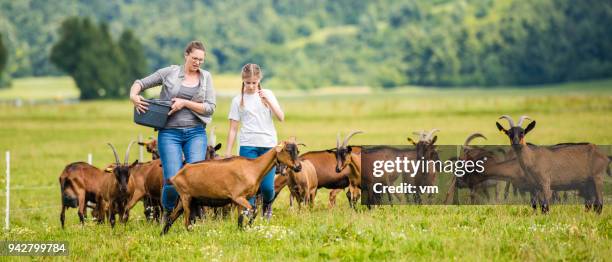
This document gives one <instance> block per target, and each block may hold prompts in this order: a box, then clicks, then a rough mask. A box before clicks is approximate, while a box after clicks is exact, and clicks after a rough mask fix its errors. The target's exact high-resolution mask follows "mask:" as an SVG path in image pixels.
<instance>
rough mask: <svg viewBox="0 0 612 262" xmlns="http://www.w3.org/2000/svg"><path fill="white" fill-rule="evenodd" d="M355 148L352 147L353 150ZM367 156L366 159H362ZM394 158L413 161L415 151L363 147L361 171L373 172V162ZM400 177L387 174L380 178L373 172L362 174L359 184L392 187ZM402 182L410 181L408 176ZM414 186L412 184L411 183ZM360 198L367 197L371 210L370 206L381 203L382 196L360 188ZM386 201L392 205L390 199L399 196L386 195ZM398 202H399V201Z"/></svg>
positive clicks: (371, 190) (390, 173) (367, 188)
mask: <svg viewBox="0 0 612 262" xmlns="http://www.w3.org/2000/svg"><path fill="white" fill-rule="evenodd" d="M354 148H355V147H353V149H354ZM365 156H367V158H364V157H365ZM396 157H400V158H404V157H405V158H406V159H411V160H414V159H416V151H415V150H412V149H400V148H395V147H390V146H374V147H364V148H362V150H361V168H362V170H374V162H375V160H390V159H395V158H396ZM399 176H400V173H398V172H387V173H386V174H385V175H384V176H382V177H375V176H374V175H373V172H364V173H363V174H362V176H361V184H362V185H374V184H377V183H380V184H383V185H392V184H393V183H395V182H396V181H397V178H398V177H399ZM403 179H404V181H412V180H410V179H411V178H410V177H409V176H403ZM413 184H414V183H413ZM361 191H362V196H363V195H365V196H366V197H367V201H366V202H367V203H368V205H367V206H368V208H371V205H370V204H378V203H381V197H382V194H376V193H374V191H373V189H372V187H371V186H370V187H364V188H361ZM386 195H387V199H388V201H389V202H390V203H392V201H393V199H392V197H393V196H395V197H398V198H399V197H400V195H399V194H392V193H387V194H386ZM398 201H400V202H401V200H400V199H398Z"/></svg>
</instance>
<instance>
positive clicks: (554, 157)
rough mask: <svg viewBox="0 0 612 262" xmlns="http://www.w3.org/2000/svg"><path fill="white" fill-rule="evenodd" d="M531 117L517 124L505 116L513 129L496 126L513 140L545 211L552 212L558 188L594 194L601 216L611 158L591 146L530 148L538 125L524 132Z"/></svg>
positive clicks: (521, 163)
mask: <svg viewBox="0 0 612 262" xmlns="http://www.w3.org/2000/svg"><path fill="white" fill-rule="evenodd" d="M528 118H529V117H528V116H521V117H520V119H519V122H518V124H516V125H515V124H514V121H513V120H512V118H511V117H510V116H507V115H503V116H501V117H500V118H499V119H506V120H508V123H509V124H510V127H509V128H508V129H505V128H503V127H502V125H501V124H499V123H498V122H496V125H497V128H498V129H499V130H500V131H502V132H504V134H506V136H508V138H509V139H510V143H511V145H512V148H513V150H514V152H515V153H516V155H517V159H518V162H519V164H520V166H521V169H522V170H523V172H525V174H526V176H527V177H529V178H530V179H531V180H532V181H533V182H534V183H535V185H537V187H536V192H537V196H538V199H539V200H540V206H541V209H542V212H543V213H547V212H548V211H549V203H550V200H551V198H552V190H553V189H557V190H579V191H582V192H588V195H594V210H595V212H597V213H601V211H602V209H603V179H604V174H603V173H604V172H606V168H607V166H608V161H609V159H608V156H607V155H606V154H603V153H602V152H601V151H599V150H598V149H597V147H596V146H595V145H594V144H591V143H580V144H572V145H568V146H563V147H557V148H553V149H551V148H546V147H539V146H535V145H534V146H530V145H527V144H526V142H525V136H526V135H527V134H528V133H529V132H530V131H531V130H533V128H534V127H535V125H536V121H535V120H534V121H532V122H531V123H529V125H527V127H526V128H525V129H523V128H522V124H523V121H524V120H525V119H528ZM591 192H592V194H591ZM591 200H593V199H591ZM587 201H590V200H587Z"/></svg>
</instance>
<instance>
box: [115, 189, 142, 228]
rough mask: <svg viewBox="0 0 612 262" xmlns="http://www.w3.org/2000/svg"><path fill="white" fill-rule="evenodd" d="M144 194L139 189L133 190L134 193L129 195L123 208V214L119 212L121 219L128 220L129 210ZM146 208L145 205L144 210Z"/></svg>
mask: <svg viewBox="0 0 612 262" xmlns="http://www.w3.org/2000/svg"><path fill="white" fill-rule="evenodd" d="M144 195H145V194H144V192H142V191H140V190H136V191H134V193H133V194H132V197H130V200H129V201H128V203H127V205H126V206H125V210H124V212H123V214H121V215H122V216H123V218H122V221H127V220H128V217H129V216H130V210H131V209H132V208H133V207H134V206H135V205H136V203H138V201H140V199H142V198H143V197H144ZM145 201H146V200H145ZM146 210H147V207H146V205H145V211H146ZM147 219H148V218H147Z"/></svg>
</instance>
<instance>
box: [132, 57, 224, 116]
mask: <svg viewBox="0 0 612 262" xmlns="http://www.w3.org/2000/svg"><path fill="white" fill-rule="evenodd" d="M184 79H185V69H184V66H178V65H171V66H169V67H164V68H162V69H159V70H157V71H156V72H155V73H153V74H151V75H149V76H147V77H145V78H143V79H138V80H136V82H137V83H138V84H140V86H141V92H142V91H144V90H146V89H148V88H151V87H155V86H159V85H161V86H162V90H161V92H160V94H159V98H160V99H162V100H171V99H172V98H175V97H177V96H178V93H179V91H180V89H181V85H182V83H183V80H184ZM198 85H199V86H198V87H197V88H199V89H198V92H197V93H196V94H195V95H194V96H193V98H192V99H191V101H194V102H198V103H202V104H203V105H204V114H200V113H198V112H195V111H193V110H192V111H191V112H193V113H194V114H195V115H196V116H197V117H198V118H199V119H200V120H202V122H203V123H205V124H209V123H210V121H212V114H213V113H214V112H215V108H216V102H217V101H216V98H215V89H214V87H213V82H212V76H211V75H210V73H209V72H208V71H206V70H203V69H200V83H199V84H198Z"/></svg>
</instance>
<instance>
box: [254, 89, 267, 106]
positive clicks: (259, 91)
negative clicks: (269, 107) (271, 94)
mask: <svg viewBox="0 0 612 262" xmlns="http://www.w3.org/2000/svg"><path fill="white" fill-rule="evenodd" d="M257 93H258V94H259V97H260V98H261V101H263V102H264V103H266V104H268V103H269V101H268V96H267V95H266V92H264V91H263V90H258V91H257Z"/></svg>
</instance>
